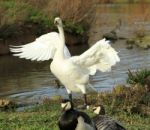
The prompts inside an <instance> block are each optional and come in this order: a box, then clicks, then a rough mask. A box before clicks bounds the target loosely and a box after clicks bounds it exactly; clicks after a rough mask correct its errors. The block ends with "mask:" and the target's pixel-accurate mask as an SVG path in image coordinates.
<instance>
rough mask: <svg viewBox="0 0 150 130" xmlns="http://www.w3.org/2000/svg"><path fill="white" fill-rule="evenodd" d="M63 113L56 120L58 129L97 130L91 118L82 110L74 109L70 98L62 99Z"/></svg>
mask: <svg viewBox="0 0 150 130" xmlns="http://www.w3.org/2000/svg"><path fill="white" fill-rule="evenodd" d="M61 108H62V109H63V113H62V115H61V116H60V118H59V120H58V126H59V129H60V130H97V129H96V126H95V124H94V122H93V121H92V120H91V118H90V117H89V116H88V115H87V114H86V113H85V112H82V111H78V110H75V109H74V108H73V105H72V103H71V101H70V100H62V102H61Z"/></svg>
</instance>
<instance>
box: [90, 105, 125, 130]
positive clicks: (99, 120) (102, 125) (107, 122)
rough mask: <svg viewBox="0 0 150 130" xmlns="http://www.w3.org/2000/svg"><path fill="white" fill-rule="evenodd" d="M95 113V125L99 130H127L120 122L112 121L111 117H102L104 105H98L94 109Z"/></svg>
mask: <svg viewBox="0 0 150 130" xmlns="http://www.w3.org/2000/svg"><path fill="white" fill-rule="evenodd" d="M93 112H94V113H95V114H96V116H95V117H93V118H92V120H93V122H94V123H95V125H96V127H97V130H126V129H125V128H124V127H123V126H122V125H121V124H120V123H119V122H118V121H116V120H114V119H112V118H111V117H108V116H105V115H101V112H102V113H103V114H104V113H105V109H104V107H103V106H102V105H98V106H96V107H94V108H93Z"/></svg>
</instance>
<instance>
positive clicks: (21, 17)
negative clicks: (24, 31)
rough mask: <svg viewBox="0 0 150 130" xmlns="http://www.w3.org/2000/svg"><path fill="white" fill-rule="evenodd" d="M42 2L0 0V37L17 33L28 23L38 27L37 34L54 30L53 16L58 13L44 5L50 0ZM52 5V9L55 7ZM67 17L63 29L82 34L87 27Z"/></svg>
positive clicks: (32, 0) (33, 0) (47, 4)
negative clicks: (46, 30)
mask: <svg viewBox="0 0 150 130" xmlns="http://www.w3.org/2000/svg"><path fill="white" fill-rule="evenodd" d="M43 2H44V3H43ZM43 2H41V1H39V0H38V1H35V0H31V1H28V0H21V1H20V0H1V1H0V7H1V8H0V37H1V38H8V37H12V36H15V35H18V34H19V33H21V31H18V30H19V28H21V27H22V26H24V25H26V24H29V23H30V24H34V25H35V24H36V25H37V27H38V28H39V29H38V31H37V33H38V34H39V35H40V34H42V33H44V30H45V29H46V28H48V29H50V30H56V27H55V26H54V24H53V21H54V17H55V16H60V14H59V13H56V12H53V11H52V10H48V9H49V8H51V7H49V8H48V7H45V6H49V4H50V3H51V2H52V1H47V0H45V1H43ZM53 4H54V1H53ZM42 7H43V8H42ZM54 7H56V6H54ZM54 7H53V10H54V9H55V8H54ZM50 11H51V12H50ZM70 12H71V11H70ZM58 14H59V15H58ZM66 15H67V14H66ZM63 17H64V16H63ZM68 19H69V18H64V21H65V22H64V23H65V25H64V26H65V31H68V32H70V33H74V34H78V35H82V34H83V33H84V32H85V31H86V29H87V28H85V26H83V24H82V22H79V21H77V20H75V21H74V19H73V18H72V19H71V18H70V19H69V20H68Z"/></svg>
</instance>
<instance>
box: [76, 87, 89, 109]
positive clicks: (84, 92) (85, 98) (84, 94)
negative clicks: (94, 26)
mask: <svg viewBox="0 0 150 130" xmlns="http://www.w3.org/2000/svg"><path fill="white" fill-rule="evenodd" d="M76 86H77V87H78V88H80V90H81V92H82V93H83V98H84V105H83V106H82V107H81V108H83V109H86V108H88V103H87V97H86V88H85V86H84V85H79V84H78V85H76Z"/></svg>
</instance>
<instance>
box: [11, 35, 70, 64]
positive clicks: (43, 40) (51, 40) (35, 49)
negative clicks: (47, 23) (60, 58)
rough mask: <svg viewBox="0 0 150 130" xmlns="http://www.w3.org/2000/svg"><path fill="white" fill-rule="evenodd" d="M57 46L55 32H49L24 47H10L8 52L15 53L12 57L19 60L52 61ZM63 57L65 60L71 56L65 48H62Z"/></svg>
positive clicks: (58, 42) (57, 36)
mask: <svg viewBox="0 0 150 130" xmlns="http://www.w3.org/2000/svg"><path fill="white" fill-rule="evenodd" d="M59 44H60V37H59V34H58V33H56V32H51V33H47V34H44V35H42V36H40V37H39V38H37V39H36V40H35V41H34V42H31V43H28V44H26V45H21V46H13V45H10V51H11V52H13V53H15V54H13V55H14V56H18V57H20V58H25V59H31V60H32V61H33V60H37V61H45V60H49V59H53V57H54V55H55V51H56V50H57V48H58V46H59ZM64 55H65V57H66V58H69V57H70V56H71V55H70V52H69V50H68V48H67V47H66V46H65V47H64Z"/></svg>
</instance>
